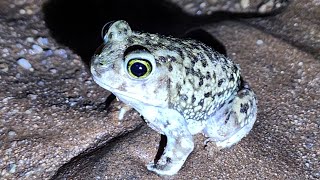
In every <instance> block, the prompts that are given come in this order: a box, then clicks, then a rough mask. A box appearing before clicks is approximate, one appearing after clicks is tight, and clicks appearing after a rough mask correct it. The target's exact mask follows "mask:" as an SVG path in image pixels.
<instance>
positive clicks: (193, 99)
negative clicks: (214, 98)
mask: <svg viewBox="0 0 320 180" xmlns="http://www.w3.org/2000/svg"><path fill="white" fill-rule="evenodd" d="M196 100H197V98H196V97H194V95H192V103H194V102H196Z"/></svg>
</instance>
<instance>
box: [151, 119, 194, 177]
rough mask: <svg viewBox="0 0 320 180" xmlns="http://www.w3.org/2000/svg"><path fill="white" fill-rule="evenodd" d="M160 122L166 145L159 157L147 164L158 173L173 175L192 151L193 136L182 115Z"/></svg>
mask: <svg viewBox="0 0 320 180" xmlns="http://www.w3.org/2000/svg"><path fill="white" fill-rule="evenodd" d="M161 122H163V123H164V124H163V126H162V127H163V128H162V130H161V131H162V132H163V133H164V134H165V135H166V136H167V145H166V148H165V151H164V153H163V154H162V156H161V157H160V159H159V160H158V161H157V162H156V163H154V162H151V163H150V164H149V165H148V170H150V171H154V172H156V173H157V174H159V175H174V174H176V173H177V172H178V171H179V170H180V169H181V167H182V165H183V163H184V162H185V161H186V159H187V157H188V156H189V154H190V153H191V152H192V150H193V148H194V143H193V138H192V135H191V133H190V132H189V130H188V128H187V125H186V123H185V121H184V119H183V118H182V117H179V119H171V120H169V121H161Z"/></svg>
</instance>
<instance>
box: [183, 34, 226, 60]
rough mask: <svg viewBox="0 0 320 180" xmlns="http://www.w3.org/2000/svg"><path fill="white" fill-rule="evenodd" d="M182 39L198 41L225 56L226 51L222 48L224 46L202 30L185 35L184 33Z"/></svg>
mask: <svg viewBox="0 0 320 180" xmlns="http://www.w3.org/2000/svg"><path fill="white" fill-rule="evenodd" d="M183 37H185V38H190V39H195V40H198V41H200V42H202V43H204V44H206V45H208V46H210V47H212V48H213V49H214V50H215V51H218V52H219V53H220V54H223V55H225V56H227V50H226V48H225V47H224V45H223V44H222V43H221V42H220V41H219V40H217V39H216V38H215V37H214V36H212V35H211V34H210V33H208V32H207V31H205V30H204V29H199V28H197V29H192V30H189V31H188V32H187V33H185V35H183Z"/></svg>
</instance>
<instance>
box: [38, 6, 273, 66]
mask: <svg viewBox="0 0 320 180" xmlns="http://www.w3.org/2000/svg"><path fill="white" fill-rule="evenodd" d="M43 13H44V19H45V22H46V25H47V27H48V28H49V29H50V32H51V34H52V36H53V37H54V38H55V39H56V40H57V41H58V42H60V43H62V44H63V45H66V46H68V47H69V48H70V49H72V50H73V51H75V53H77V54H78V55H80V56H81V58H82V60H83V61H84V62H85V64H87V65H89V62H90V59H91V56H92V55H93V54H94V52H95V49H96V48H97V47H99V45H100V44H101V43H102V38H101V30H102V27H103V26H104V25H105V24H106V23H107V22H109V21H114V20H120V19H122V20H126V21H127V22H128V23H129V24H130V26H131V27H132V29H133V30H136V31H143V32H150V33H159V34H163V35H172V36H176V37H180V36H181V35H183V34H184V33H185V32H186V31H187V30H188V29H191V28H195V27H199V26H201V25H205V24H208V23H214V22H218V21H223V20H234V19H236V18H250V17H261V16H267V15H270V14H257V13H228V12H216V13H214V14H212V15H203V16H191V15H189V14H187V13H185V12H183V11H182V9H181V8H179V7H177V6H176V5H174V4H171V3H169V2H167V1H164V0H91V1H82V0H80V1H79V0H48V1H47V2H46V3H45V4H44V5H43ZM209 44H210V43H209ZM211 44H212V45H214V46H213V48H214V49H221V47H223V45H222V44H219V45H218V47H219V48H215V45H216V43H211Z"/></svg>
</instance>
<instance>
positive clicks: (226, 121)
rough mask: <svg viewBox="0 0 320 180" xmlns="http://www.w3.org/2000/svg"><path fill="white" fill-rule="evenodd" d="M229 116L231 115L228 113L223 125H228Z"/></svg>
mask: <svg viewBox="0 0 320 180" xmlns="http://www.w3.org/2000/svg"><path fill="white" fill-rule="evenodd" d="M230 115H231V113H229V114H228V116H227V118H226V120H224V123H225V124H227V123H228V121H229V119H230Z"/></svg>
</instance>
